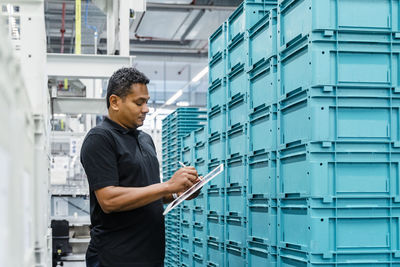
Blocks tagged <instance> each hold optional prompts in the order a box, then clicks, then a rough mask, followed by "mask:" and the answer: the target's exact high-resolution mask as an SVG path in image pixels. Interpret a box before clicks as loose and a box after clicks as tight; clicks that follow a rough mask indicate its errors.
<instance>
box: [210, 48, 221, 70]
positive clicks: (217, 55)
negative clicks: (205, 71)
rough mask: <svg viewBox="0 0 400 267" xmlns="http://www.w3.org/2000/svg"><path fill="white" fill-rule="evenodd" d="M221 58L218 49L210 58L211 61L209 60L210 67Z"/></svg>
mask: <svg viewBox="0 0 400 267" xmlns="http://www.w3.org/2000/svg"><path fill="white" fill-rule="evenodd" d="M221 58H222V52H221V51H219V52H218V53H216V54H215V55H214V56H213V58H212V60H211V62H210V67H212V66H213V65H215V63H216V62H217V61H219V60H220V59H221Z"/></svg>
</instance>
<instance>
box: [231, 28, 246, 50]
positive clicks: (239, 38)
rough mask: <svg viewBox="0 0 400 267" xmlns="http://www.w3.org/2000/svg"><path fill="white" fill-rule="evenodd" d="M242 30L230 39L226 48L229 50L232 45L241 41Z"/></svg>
mask: <svg viewBox="0 0 400 267" xmlns="http://www.w3.org/2000/svg"><path fill="white" fill-rule="evenodd" d="M243 37H244V32H241V33H239V34H237V35H236V36H235V37H233V39H232V40H231V41H230V44H229V45H228V50H231V49H232V48H233V47H234V46H236V45H237V44H238V43H239V42H240V41H242V40H243V39H244V38H243Z"/></svg>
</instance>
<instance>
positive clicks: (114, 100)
mask: <svg viewBox="0 0 400 267" xmlns="http://www.w3.org/2000/svg"><path fill="white" fill-rule="evenodd" d="M108 100H109V101H110V108H111V109H112V110H114V111H118V110H119V102H120V101H121V98H120V97H119V96H117V95H114V94H112V95H110V98H109V99H108Z"/></svg>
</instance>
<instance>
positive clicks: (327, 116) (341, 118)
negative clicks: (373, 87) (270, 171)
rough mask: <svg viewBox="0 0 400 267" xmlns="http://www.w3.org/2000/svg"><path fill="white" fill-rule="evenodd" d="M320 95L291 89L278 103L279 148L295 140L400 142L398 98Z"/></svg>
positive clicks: (316, 91)
mask: <svg viewBox="0 0 400 267" xmlns="http://www.w3.org/2000/svg"><path fill="white" fill-rule="evenodd" d="M322 90H323V89H322ZM360 91H361V90H360ZM320 92H321V90H319V91H318V90H315V91H310V90H294V91H292V93H291V94H290V95H289V96H288V97H287V98H285V99H284V100H281V101H280V102H279V105H278V109H279V112H278V125H279V128H280V129H279V139H278V142H279V145H283V144H286V143H291V142H295V141H298V140H302V141H307V140H310V141H334V140H338V141H357V140H358V141H391V142H399V141H400V136H399V126H398V121H399V119H400V115H399V109H400V99H399V98H397V97H396V98H394V97H390V96H389V97H387V96H379V97H373V96H368V95H366V94H365V93H362V92H360V93H359V95H358V96H351V97H350V96H349V95H348V94H346V93H335V94H332V93H330V92H328V93H327V94H325V93H323V91H322V92H321V93H320ZM353 92H356V91H355V90H354V91H353Z"/></svg>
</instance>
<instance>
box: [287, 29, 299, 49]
mask: <svg viewBox="0 0 400 267" xmlns="http://www.w3.org/2000/svg"><path fill="white" fill-rule="evenodd" d="M302 37H303V35H302V34H301V33H300V34H298V35H296V36H295V37H294V38H293V39H292V40H290V41H289V42H287V43H286V48H288V47H290V46H292V45H295V44H296V43H297V42H299V41H300V40H301V39H302Z"/></svg>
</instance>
